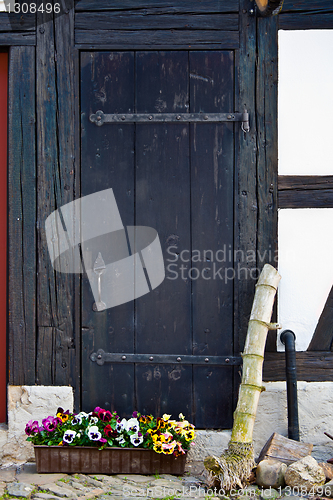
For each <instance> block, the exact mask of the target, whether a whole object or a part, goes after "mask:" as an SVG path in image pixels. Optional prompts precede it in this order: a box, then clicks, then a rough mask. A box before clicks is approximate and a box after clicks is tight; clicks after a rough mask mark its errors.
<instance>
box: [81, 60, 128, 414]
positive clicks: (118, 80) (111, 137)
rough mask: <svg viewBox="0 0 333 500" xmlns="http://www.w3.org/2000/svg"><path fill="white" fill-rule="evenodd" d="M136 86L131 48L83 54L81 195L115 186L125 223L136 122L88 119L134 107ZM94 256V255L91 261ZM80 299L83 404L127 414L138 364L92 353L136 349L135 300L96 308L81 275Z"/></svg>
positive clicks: (86, 406) (117, 200)
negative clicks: (97, 359) (100, 123)
mask: <svg viewBox="0 0 333 500" xmlns="http://www.w3.org/2000/svg"><path fill="white" fill-rule="evenodd" d="M134 89H135V84H134V53H133V52H98V53H89V52H85V53H82V55H81V111H82V115H81V116H82V126H81V141H82V160H81V191H82V196H86V195H89V194H92V193H95V192H99V191H102V190H104V189H108V188H112V189H113V192H114V195H115V199H116V202H117V206H118V210H119V213H120V217H121V219H122V221H123V224H124V226H127V225H129V226H133V225H134V224H135V216H134V206H135V183H134V172H135V168H134V158H135V157H134V137H135V135H134V125H133V124H128V125H125V126H124V125H122V124H119V125H106V126H104V127H97V126H96V125H95V124H93V123H91V122H90V121H89V115H90V114H91V113H95V112H96V110H97V109H103V111H104V112H105V113H115V112H118V113H121V112H131V111H132V112H134V110H135V109H134V104H135V101H134ZM111 241H112V240H111ZM97 243H98V244H99V245H100V248H99V251H101V253H102V255H104V248H105V247H104V246H103V240H102V239H101V238H99V242H97ZM106 251H107V249H106ZM96 258H97V255H96V254H94V256H92V260H93V261H94V260H95V259H96ZM102 286H103V282H102ZM81 300H82V303H81V309H82V405H83V409H85V410H88V409H89V408H91V406H92V405H93V404H95V403H96V405H100V403H101V401H103V406H104V407H106V408H112V409H113V410H117V411H118V412H121V413H122V416H125V415H126V416H127V417H129V416H130V415H131V412H132V411H133V408H135V407H136V405H135V400H134V384H135V379H134V365H133V364H132V365H126V366H119V365H117V364H114V365H104V366H98V365H97V364H96V363H93V362H92V361H91V360H90V358H89V356H90V354H91V353H92V352H95V351H96V350H97V349H100V348H101V349H104V351H105V352H129V353H131V352H134V338H135V321H134V302H133V301H130V302H127V303H125V304H121V305H119V306H117V307H115V308H110V309H107V310H105V311H102V312H94V311H93V308H92V307H93V303H94V297H93V294H92V292H91V287H90V284H89V281H88V279H87V277H86V276H84V277H83V279H82V295H81Z"/></svg>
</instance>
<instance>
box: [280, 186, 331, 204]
mask: <svg viewBox="0 0 333 500" xmlns="http://www.w3.org/2000/svg"><path fill="white" fill-rule="evenodd" d="M278 205H279V208H332V207H333V189H304V190H285V191H279V194H278Z"/></svg>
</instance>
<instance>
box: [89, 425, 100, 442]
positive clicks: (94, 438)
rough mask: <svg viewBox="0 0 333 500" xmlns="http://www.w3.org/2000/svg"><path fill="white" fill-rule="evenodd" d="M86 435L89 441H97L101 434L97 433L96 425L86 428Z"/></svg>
mask: <svg viewBox="0 0 333 500" xmlns="http://www.w3.org/2000/svg"><path fill="white" fill-rule="evenodd" d="M87 434H88V437H89V439H90V440H91V441H99V440H100V439H101V437H102V434H101V433H100V432H99V430H98V427H97V425H92V426H91V427H88V429H87Z"/></svg>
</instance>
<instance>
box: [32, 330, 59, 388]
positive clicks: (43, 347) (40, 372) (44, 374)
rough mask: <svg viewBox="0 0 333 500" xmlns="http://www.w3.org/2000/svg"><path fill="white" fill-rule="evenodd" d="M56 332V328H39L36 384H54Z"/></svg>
mask: <svg viewBox="0 0 333 500" xmlns="http://www.w3.org/2000/svg"><path fill="white" fill-rule="evenodd" d="M54 331H55V328H53V327H51V326H49V327H39V328H38V338H37V349H36V353H37V354H36V383H37V384H41V385H53V384H54V358H55V356H54Z"/></svg>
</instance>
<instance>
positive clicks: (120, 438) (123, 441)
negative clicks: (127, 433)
mask: <svg viewBox="0 0 333 500" xmlns="http://www.w3.org/2000/svg"><path fill="white" fill-rule="evenodd" d="M116 441H118V443H119V444H120V445H122V444H124V443H126V439H125V438H124V436H119V437H117V438H116Z"/></svg>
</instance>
